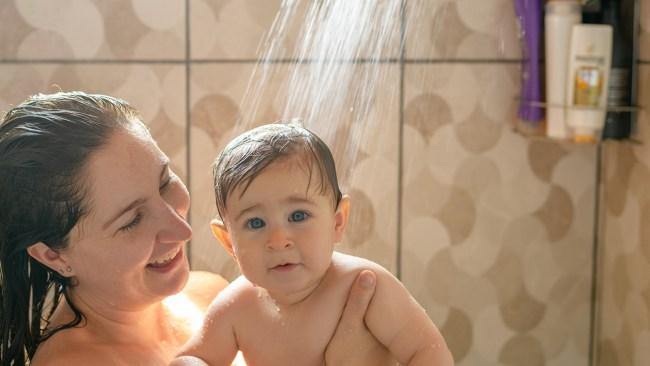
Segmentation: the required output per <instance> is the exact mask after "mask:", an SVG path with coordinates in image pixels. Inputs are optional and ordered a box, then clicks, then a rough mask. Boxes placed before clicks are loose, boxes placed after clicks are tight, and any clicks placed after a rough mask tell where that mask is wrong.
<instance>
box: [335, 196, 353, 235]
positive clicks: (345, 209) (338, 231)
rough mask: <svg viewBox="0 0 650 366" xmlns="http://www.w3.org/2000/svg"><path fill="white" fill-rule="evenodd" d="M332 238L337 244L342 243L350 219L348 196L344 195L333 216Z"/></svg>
mask: <svg viewBox="0 0 650 366" xmlns="http://www.w3.org/2000/svg"><path fill="white" fill-rule="evenodd" d="M334 215H335V216H334V238H335V241H336V242H337V243H340V242H341V241H343V233H344V232H345V227H346V226H347V224H348V218H349V217H350V196H348V195H347V194H344V195H343V197H341V201H339V207H338V208H337V209H336V213H335V214H334Z"/></svg>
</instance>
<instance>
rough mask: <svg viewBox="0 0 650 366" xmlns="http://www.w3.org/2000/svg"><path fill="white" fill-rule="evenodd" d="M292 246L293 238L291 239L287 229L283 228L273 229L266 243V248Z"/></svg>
mask: <svg viewBox="0 0 650 366" xmlns="http://www.w3.org/2000/svg"><path fill="white" fill-rule="evenodd" d="M292 247H293V240H291V238H290V237H289V235H288V233H287V231H286V230H284V229H283V228H277V229H274V230H273V232H272V233H271V236H270V237H269V240H268V242H267V243H266V248H267V249H269V250H282V249H289V248H292Z"/></svg>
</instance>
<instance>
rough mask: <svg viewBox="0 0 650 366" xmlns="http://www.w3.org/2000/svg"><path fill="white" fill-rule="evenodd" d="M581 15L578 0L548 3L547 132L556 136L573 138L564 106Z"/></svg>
mask: <svg viewBox="0 0 650 366" xmlns="http://www.w3.org/2000/svg"><path fill="white" fill-rule="evenodd" d="M581 17H582V15H581V7H580V2H579V1H578V0H552V1H549V2H547V3H546V6H545V15H544V38H545V39H544V41H545V44H546V104H547V105H548V106H547V109H546V135H547V136H549V137H552V138H557V139H568V138H569V137H570V134H569V129H568V127H567V124H566V121H565V111H566V109H565V108H564V107H563V106H564V105H565V103H566V96H565V94H566V85H567V69H568V67H569V50H570V43H571V30H572V29H573V26H574V25H576V24H580V21H581Z"/></svg>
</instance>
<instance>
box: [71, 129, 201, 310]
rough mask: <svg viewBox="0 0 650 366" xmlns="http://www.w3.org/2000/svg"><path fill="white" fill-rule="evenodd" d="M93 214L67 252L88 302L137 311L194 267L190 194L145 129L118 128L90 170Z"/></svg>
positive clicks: (86, 180) (86, 175) (87, 180)
mask: <svg viewBox="0 0 650 366" xmlns="http://www.w3.org/2000/svg"><path fill="white" fill-rule="evenodd" d="M82 174H83V175H82V181H83V184H84V186H85V187H86V189H87V194H86V196H85V197H86V201H85V202H86V203H87V206H88V211H89V212H88V215H87V216H86V217H84V218H83V219H81V220H80V221H79V223H78V224H77V225H76V226H75V228H74V229H73V230H72V233H71V236H70V244H69V246H68V247H67V248H66V249H65V250H64V251H63V252H62V253H61V255H62V256H64V257H65V258H66V259H67V261H68V263H69V265H70V266H71V268H72V269H73V276H74V278H75V279H76V281H77V283H78V285H77V286H75V287H73V290H72V292H73V294H74V296H76V297H78V298H79V300H80V301H82V302H84V303H86V304H87V305H90V306H93V305H94V306H98V305H99V306H101V305H104V306H106V305H107V306H110V307H111V308H113V309H116V310H131V309H137V308H140V307H143V306H145V305H149V304H151V303H153V302H156V301H159V300H161V299H162V298H164V297H166V296H169V295H172V294H175V293H177V292H179V291H180V290H181V289H182V288H183V287H184V286H185V283H186V281H187V278H188V275H189V266H188V263H187V259H186V257H185V249H184V248H185V243H186V242H187V241H188V240H189V239H190V237H191V236H192V230H191V228H190V226H189V225H188V224H187V222H186V218H187V212H188V209H189V205H190V197H189V194H188V192H187V189H186V187H185V185H184V184H183V182H182V181H181V180H180V179H179V178H178V177H177V176H176V175H175V174H174V173H173V172H172V171H171V169H170V167H169V159H168V158H167V156H166V155H165V154H164V153H163V152H162V151H161V150H160V149H159V148H158V146H157V145H156V143H155V142H154V141H153V140H152V139H151V137H150V136H149V135H148V134H147V133H146V132H145V131H144V130H143V127H142V126H140V125H137V124H133V125H132V127H131V128H130V129H129V130H128V131H127V130H125V129H119V130H118V131H117V132H115V133H114V134H113V135H112V136H111V137H110V138H109V141H108V143H107V144H106V145H105V146H104V147H102V148H100V149H99V150H98V151H96V152H94V153H93V154H92V155H91V156H90V157H89V160H88V162H87V164H86V166H85V167H84V170H83V173H82Z"/></svg>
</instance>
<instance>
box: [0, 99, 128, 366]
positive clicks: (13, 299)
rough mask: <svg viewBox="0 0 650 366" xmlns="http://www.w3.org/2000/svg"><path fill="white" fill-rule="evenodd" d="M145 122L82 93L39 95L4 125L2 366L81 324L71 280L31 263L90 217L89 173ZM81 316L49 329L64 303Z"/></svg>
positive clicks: (0, 153)
mask: <svg viewBox="0 0 650 366" xmlns="http://www.w3.org/2000/svg"><path fill="white" fill-rule="evenodd" d="M132 121H139V118H138V116H137V112H136V111H135V109H133V108H132V107H130V106H129V105H128V104H127V103H126V102H125V101H123V100H120V99H117V98H113V97H109V96H104V95H90V94H85V93H82V92H66V93H63V92H62V93H56V94H48V95H43V94H39V95H35V96H32V97H30V98H29V99H27V100H26V101H24V102H23V103H21V104H19V105H18V106H16V107H14V108H12V109H11V110H9V111H8V112H7V113H6V114H5V116H4V117H3V119H2V122H1V124H0V331H1V332H2V334H1V335H0V337H1V342H2V343H1V344H0V360H1V361H0V363H1V364H2V366H9V365H25V364H27V363H28V360H30V359H31V358H32V357H33V355H34V353H35V352H36V348H37V347H38V345H39V344H40V343H41V342H43V341H45V340H46V339H48V338H49V337H51V336H52V335H53V334H54V333H56V332H58V331H61V330H64V329H67V328H71V327H74V326H77V325H78V324H80V323H81V322H82V321H83V320H84V316H83V314H82V313H81V312H80V311H79V310H78V309H77V308H76V307H75V305H74V304H73V303H72V301H71V299H70V296H69V292H68V289H69V288H70V287H71V286H72V285H73V283H72V282H71V279H70V278H67V277H64V276H62V275H60V274H59V273H57V272H56V271H55V270H53V269H51V268H48V267H46V266H45V265H43V264H41V263H40V262H38V261H36V260H35V259H33V258H32V257H30V256H29V255H28V253H27V248H28V247H29V246H31V245H32V244H35V243H39V242H41V243H44V244H45V245H47V246H48V247H50V248H51V249H52V250H55V251H59V250H61V249H64V248H66V247H67V245H68V239H69V234H70V231H71V230H72V228H73V227H74V226H75V225H76V224H77V223H78V222H79V220H80V219H81V218H82V217H84V216H85V215H86V214H87V213H88V208H89V207H88V202H86V199H85V192H86V187H85V186H84V182H83V177H82V176H83V172H82V170H83V168H84V166H85V163H86V162H87V161H88V157H89V156H90V154H92V153H93V152H94V151H96V150H97V149H99V148H100V147H102V146H103V145H105V144H106V142H107V140H108V139H109V137H110V136H111V134H112V133H113V132H114V131H115V130H117V129H118V128H120V127H125V126H128V125H130V124H131V123H132ZM62 296H63V297H64V298H65V301H67V303H68V305H69V306H70V308H71V309H72V311H73V312H74V315H75V318H74V320H72V321H71V322H69V323H66V324H63V325H60V326H58V327H56V328H52V329H50V328H49V327H48V325H49V320H50V318H51V316H52V314H53V312H54V309H56V307H57V306H58V305H59V302H60V301H61V297H62Z"/></svg>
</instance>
